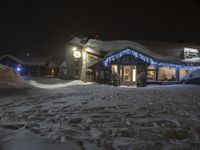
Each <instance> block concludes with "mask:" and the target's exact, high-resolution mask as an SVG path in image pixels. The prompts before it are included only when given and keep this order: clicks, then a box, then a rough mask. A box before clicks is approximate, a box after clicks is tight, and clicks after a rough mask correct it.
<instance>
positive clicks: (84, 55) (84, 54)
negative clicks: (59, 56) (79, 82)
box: [83, 52, 87, 60]
mask: <svg viewBox="0 0 200 150" xmlns="http://www.w3.org/2000/svg"><path fill="white" fill-rule="evenodd" d="M86 57H87V54H86V52H83V59H84V60H85V59H86Z"/></svg>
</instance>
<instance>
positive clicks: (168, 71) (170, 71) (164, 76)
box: [158, 67, 176, 81]
mask: <svg viewBox="0 0 200 150" xmlns="http://www.w3.org/2000/svg"><path fill="white" fill-rule="evenodd" d="M158 80H159V81H176V69H175V68H167V67H161V68H159V73H158Z"/></svg>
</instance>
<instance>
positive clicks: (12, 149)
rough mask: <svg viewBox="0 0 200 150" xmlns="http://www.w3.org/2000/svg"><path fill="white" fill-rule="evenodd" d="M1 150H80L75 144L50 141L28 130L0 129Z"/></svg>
mask: <svg viewBox="0 0 200 150" xmlns="http://www.w3.org/2000/svg"><path fill="white" fill-rule="evenodd" d="M0 132H1V134H0V149H1V150H66V149H67V150H80V148H79V146H78V144H77V143H75V142H72V141H65V142H64V143H61V142H55V141H50V140H47V139H44V138H42V137H40V136H37V135H35V134H33V133H31V132H30V131H28V130H17V131H13V130H8V129H3V128H0Z"/></svg>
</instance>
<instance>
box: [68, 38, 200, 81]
mask: <svg viewBox="0 0 200 150" xmlns="http://www.w3.org/2000/svg"><path fill="white" fill-rule="evenodd" d="M142 43H143V44H142ZM70 44H71V49H70V51H73V55H74V57H75V58H74V62H76V61H79V62H80V65H81V67H79V68H78V71H79V73H77V74H80V76H79V78H80V79H81V80H83V81H94V82H98V83H108V84H110V83H117V85H138V84H139V83H140V80H146V81H147V82H153V83H166V82H168V83H169V82H171V83H175V82H178V81H179V80H180V78H181V77H182V76H184V75H187V74H188V72H189V71H191V70H197V69H200V54H199V48H200V47H198V46H193V45H188V44H180V43H177V44H170V43H153V44H152V43H150V42H149V43H148V42H140V43H139V42H133V41H106V42H105V41H100V40H96V39H89V40H83V39H79V38H74V39H72V40H71V41H70ZM72 47H73V48H72ZM73 69H76V70H77V68H76V67H73V68H71V69H70V71H72V70H73Z"/></svg>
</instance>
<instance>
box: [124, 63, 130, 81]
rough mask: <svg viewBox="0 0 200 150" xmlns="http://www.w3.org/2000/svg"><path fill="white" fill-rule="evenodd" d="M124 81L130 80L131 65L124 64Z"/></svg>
mask: <svg viewBox="0 0 200 150" xmlns="http://www.w3.org/2000/svg"><path fill="white" fill-rule="evenodd" d="M124 81H131V66H124Z"/></svg>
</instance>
